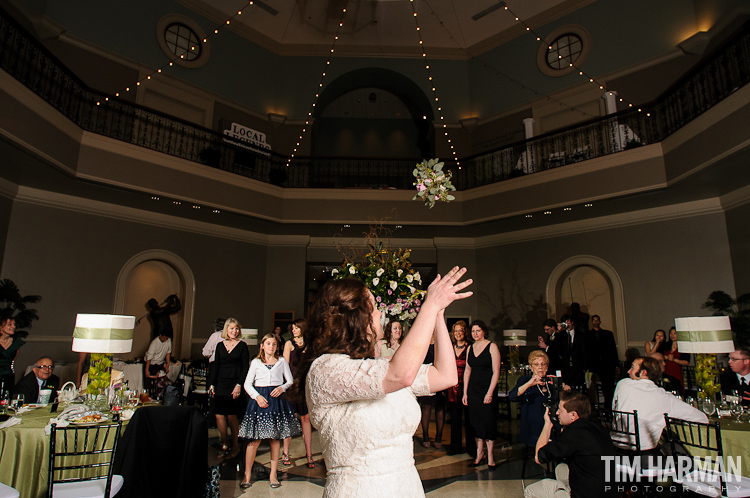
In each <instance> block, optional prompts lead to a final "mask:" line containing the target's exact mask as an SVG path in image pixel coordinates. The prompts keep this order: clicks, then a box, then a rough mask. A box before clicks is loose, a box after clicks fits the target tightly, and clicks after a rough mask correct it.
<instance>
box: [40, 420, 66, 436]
mask: <svg viewBox="0 0 750 498" xmlns="http://www.w3.org/2000/svg"><path fill="white" fill-rule="evenodd" d="M52 424H55V425H56V426H57V427H67V426H69V425H70V422H68V421H67V420H60V419H58V418H51V419H49V423H48V424H47V425H45V426H44V433H45V434H46V435H48V436H49V435H50V433H51V432H52V429H51V428H50V426H51V425H52Z"/></svg>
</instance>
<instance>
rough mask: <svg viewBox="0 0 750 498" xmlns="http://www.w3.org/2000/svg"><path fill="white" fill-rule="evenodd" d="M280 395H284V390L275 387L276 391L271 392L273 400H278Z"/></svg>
mask: <svg viewBox="0 0 750 498" xmlns="http://www.w3.org/2000/svg"><path fill="white" fill-rule="evenodd" d="M282 394H284V390H283V389H282V388H281V387H277V388H276V389H274V390H273V391H271V396H273V397H274V398H278V397H279V396H281V395H282Z"/></svg>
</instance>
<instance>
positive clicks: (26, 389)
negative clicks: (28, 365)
mask: <svg viewBox="0 0 750 498" xmlns="http://www.w3.org/2000/svg"><path fill="white" fill-rule="evenodd" d="M54 369H55V363H54V362H53V361H52V359H51V358H50V357H49V356H42V357H41V358H39V359H38V360H36V363H34V368H32V369H31V372H29V373H28V374H26V375H25V376H24V378H23V379H21V380H20V381H18V383H17V384H16V385H15V387H14V388H13V390H12V393H11V394H12V395H13V396H16V395H18V394H23V399H24V403H39V391H40V390H41V389H51V390H52V394H51V395H50V399H49V401H50V402H52V401H54V400H55V399H57V390H58V389H59V388H60V379H59V378H58V377H57V375H53V374H52V370H54Z"/></svg>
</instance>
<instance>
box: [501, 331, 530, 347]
mask: <svg viewBox="0 0 750 498" xmlns="http://www.w3.org/2000/svg"><path fill="white" fill-rule="evenodd" d="M503 344H505V345H506V346H525V345H526V330H524V329H508V330H503Z"/></svg>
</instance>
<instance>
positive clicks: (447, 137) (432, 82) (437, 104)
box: [409, 0, 461, 169]
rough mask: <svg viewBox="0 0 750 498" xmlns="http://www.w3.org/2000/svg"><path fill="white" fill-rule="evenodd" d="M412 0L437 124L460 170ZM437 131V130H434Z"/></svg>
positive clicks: (459, 163) (411, 2)
mask: <svg viewBox="0 0 750 498" xmlns="http://www.w3.org/2000/svg"><path fill="white" fill-rule="evenodd" d="M414 3H415V2H414V0H411V1H410V2H409V4H410V5H411V10H412V13H413V16H412V17H414V23H415V24H416V27H417V38H418V46H419V47H420V49H421V50H422V60H423V61H424V67H425V70H426V72H427V81H428V84H429V85H430V88H431V90H432V97H433V99H434V101H435V107H436V109H437V112H438V117H439V122H442V123H443V135H444V136H445V140H446V142H447V144H448V146H449V147H450V150H451V154H453V160H454V161H455V162H456V166H458V169H461V162H460V161H459V160H458V155H457V154H456V148H455V146H454V145H453V143H452V140H451V138H450V135H449V134H448V125H447V124H446V122H445V116H444V115H443V106H442V104H440V98H439V97H438V92H437V84H436V83H435V78H434V76H433V75H432V72H431V71H430V64H429V63H427V50H426V49H425V48H424V40H422V29H421V28H420V26H419V16H418V15H417V8H416V6H415V5H414ZM436 131H437V130H436Z"/></svg>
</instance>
